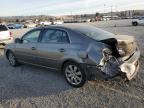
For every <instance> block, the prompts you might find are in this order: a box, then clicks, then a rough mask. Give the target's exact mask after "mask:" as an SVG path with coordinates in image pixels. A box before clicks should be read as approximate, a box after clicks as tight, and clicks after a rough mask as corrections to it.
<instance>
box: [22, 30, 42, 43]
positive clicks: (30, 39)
mask: <svg viewBox="0 0 144 108" xmlns="http://www.w3.org/2000/svg"><path fill="white" fill-rule="evenodd" d="M40 32H41V31H40V30H36V31H32V32H30V33H28V34H26V35H25V36H24V37H23V38H22V41H23V43H37V42H38V38H39V35H40Z"/></svg>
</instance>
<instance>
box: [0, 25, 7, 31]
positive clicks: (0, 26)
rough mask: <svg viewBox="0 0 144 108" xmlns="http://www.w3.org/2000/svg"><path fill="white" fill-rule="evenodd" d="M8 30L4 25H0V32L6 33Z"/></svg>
mask: <svg viewBox="0 0 144 108" xmlns="http://www.w3.org/2000/svg"><path fill="white" fill-rule="evenodd" d="M7 30H8V28H7V27H6V26H5V25H0V31H7Z"/></svg>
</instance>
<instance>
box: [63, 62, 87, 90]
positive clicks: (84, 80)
mask: <svg viewBox="0 0 144 108" xmlns="http://www.w3.org/2000/svg"><path fill="white" fill-rule="evenodd" d="M69 65H74V66H77V67H78V68H79V69H80V71H81V73H82V81H81V83H80V84H78V85H74V84H72V83H70V82H69V81H68V80H67V78H66V74H65V70H66V68H67V66H69ZM63 73H64V77H65V80H66V81H67V82H68V84H69V85H71V86H73V87H75V88H79V87H82V86H83V85H84V84H85V82H86V74H85V71H84V70H83V69H82V67H81V66H80V64H78V63H75V62H68V63H66V64H65V65H64V67H63Z"/></svg>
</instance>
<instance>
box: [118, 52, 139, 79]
mask: <svg viewBox="0 0 144 108" xmlns="http://www.w3.org/2000/svg"><path fill="white" fill-rule="evenodd" d="M139 58H140V51H139V49H137V50H136V51H135V52H134V53H133V54H132V55H131V56H130V57H129V58H128V59H127V60H125V61H124V63H123V64H121V65H120V71H121V72H123V73H125V74H126V78H127V79H128V80H131V79H133V78H134V77H135V76H136V75H137V72H138V70H139V66H140V63H139Z"/></svg>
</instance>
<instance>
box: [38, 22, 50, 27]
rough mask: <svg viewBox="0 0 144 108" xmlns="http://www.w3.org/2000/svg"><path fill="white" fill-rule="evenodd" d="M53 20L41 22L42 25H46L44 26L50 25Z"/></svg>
mask: <svg viewBox="0 0 144 108" xmlns="http://www.w3.org/2000/svg"><path fill="white" fill-rule="evenodd" d="M51 24H52V22H50V21H43V22H40V25H44V26H48V25H51Z"/></svg>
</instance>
